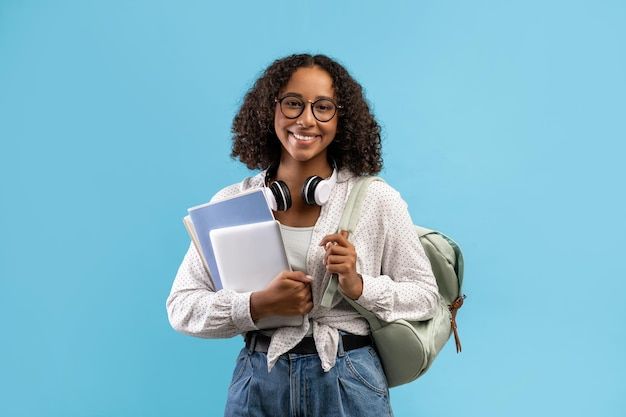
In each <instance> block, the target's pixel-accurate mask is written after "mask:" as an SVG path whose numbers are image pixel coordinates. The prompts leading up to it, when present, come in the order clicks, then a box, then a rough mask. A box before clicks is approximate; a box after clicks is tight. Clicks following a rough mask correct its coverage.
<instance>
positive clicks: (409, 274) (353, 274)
mask: <svg viewBox="0 0 626 417" xmlns="http://www.w3.org/2000/svg"><path fill="white" fill-rule="evenodd" d="M232 131H233V148H232V156H233V157H237V158H239V159H240V160H241V161H242V162H243V163H244V164H246V166H247V167H248V168H250V169H260V170H262V172H260V173H259V174H258V175H256V176H252V177H249V178H246V179H244V180H243V181H242V182H241V183H238V184H235V185H232V186H230V187H227V188H225V189H223V190H221V191H220V192H219V193H218V194H217V195H216V196H215V197H214V198H224V197H228V196H232V195H235V194H237V193H239V192H241V191H244V190H247V189H250V188H257V187H268V188H269V189H271V190H272V193H273V195H274V196H275V199H276V207H275V208H276V210H275V211H274V215H275V217H276V219H277V220H278V221H279V222H280V223H281V229H282V232H283V237H284V241H285V246H286V250H287V255H288V258H289V263H290V264H291V266H292V269H293V272H291V271H285V272H283V273H281V274H279V275H278V276H277V277H275V278H274V279H273V280H272V281H271V283H270V284H269V285H268V286H267V287H266V288H265V289H264V290H262V291H257V292H252V293H236V292H233V291H229V290H220V291H217V292H215V291H213V289H211V288H210V286H209V284H208V282H209V280H208V277H207V273H206V271H205V270H204V268H203V266H202V262H201V259H200V258H199V256H198V253H197V252H196V250H195V248H194V246H193V245H191V246H190V247H189V250H188V252H187V255H186V256H185V258H184V260H183V262H182V264H181V266H180V268H179V270H178V273H177V275H176V278H175V280H174V284H173V287H172V291H171V294H170V296H169V298H168V300H167V310H168V315H169V320H170V323H171V324H172V326H173V327H174V328H175V329H176V330H178V331H180V332H183V333H186V334H190V335H193V336H198V337H208V338H219V337H232V336H234V335H237V334H245V341H246V344H245V346H244V347H243V349H242V350H241V352H240V354H239V357H238V359H237V364H236V367H235V371H234V373H233V378H232V382H231V385H230V387H229V390H228V400H227V404H226V411H225V415H227V416H287V415H290V416H299V415H303V416H304V415H306V416H359V417H364V416H376V417H382V416H389V415H391V407H390V403H389V393H388V388H387V383H386V380H385V375H384V373H383V370H382V368H381V364H380V361H379V359H378V356H377V354H376V350H375V349H374V346H373V345H372V343H371V339H370V338H369V336H368V334H369V327H368V324H367V322H366V321H365V320H364V319H362V318H361V317H360V316H359V315H358V314H357V313H356V311H355V310H354V309H353V308H352V307H351V306H350V305H349V304H348V303H347V302H346V301H345V300H343V298H342V297H341V296H337V297H335V299H334V300H333V303H332V308H330V309H329V308H324V307H322V306H321V305H320V300H321V297H322V294H323V291H324V289H325V287H326V284H327V282H328V280H329V277H330V275H331V274H333V273H336V274H338V279H339V287H340V290H341V291H342V292H343V294H345V295H346V296H348V297H350V298H352V299H354V300H356V301H357V302H358V303H359V304H361V305H362V306H364V307H365V308H366V309H368V310H370V311H373V312H374V313H375V314H376V315H377V316H379V317H380V318H381V319H383V320H387V321H391V320H396V319H408V320H426V319H429V318H430V317H432V314H433V311H434V309H435V306H436V304H437V300H438V293H437V284H436V282H435V279H434V277H433V274H432V271H431V268H430V264H429V262H428V259H427V257H426V255H425V253H424V250H423V248H422V246H421V244H420V241H419V239H418V236H417V233H416V232H415V229H414V227H413V222H412V220H411V218H410V216H409V213H408V210H407V207H406V204H405V202H404V201H403V200H402V198H401V197H400V195H399V194H398V192H396V191H395V190H394V189H393V188H391V187H390V186H388V185H387V184H385V183H383V182H374V183H372V184H371V185H370V186H369V189H368V191H367V196H366V198H365V202H364V205H363V210H362V212H361V218H360V220H359V223H358V226H357V228H356V230H355V231H354V233H353V234H352V235H351V236H349V240H348V236H347V234H346V233H345V232H343V231H339V232H337V227H338V223H339V219H340V217H341V214H342V212H343V208H344V205H345V202H346V199H347V196H348V194H349V192H350V190H351V188H352V186H353V185H354V183H355V181H356V179H357V178H358V177H359V176H361V175H372V174H376V173H378V172H379V171H380V169H381V167H382V158H381V145H380V128H379V126H378V123H377V122H376V120H375V119H374V117H373V115H372V114H371V112H370V110H369V107H368V104H367V102H366V101H365V98H364V96H363V92H362V89H361V86H360V85H359V84H358V83H357V82H356V81H355V80H354V79H353V78H352V77H351V76H350V75H349V74H348V72H347V71H346V69H345V68H344V67H342V66H341V65H340V64H338V63H337V62H335V61H334V60H332V59H330V58H328V57H326V56H324V55H315V56H311V55H292V56H288V57H286V58H283V59H279V60H277V61H275V62H274V63H272V64H271V65H270V66H269V67H268V68H267V69H266V70H265V72H264V73H263V74H262V75H261V77H260V78H259V79H258V80H257V81H256V83H255V84H254V86H253V87H252V88H251V89H250V91H248V93H247V94H246V97H245V100H244V103H243V105H242V106H241V109H240V110H239V113H238V114H237V115H236V117H235V119H234V122H233V127H232ZM311 177H314V178H313V179H311ZM316 185H317V187H316ZM316 191H317V192H316ZM287 194H288V195H289V196H290V198H284V196H285V195H287ZM273 315H282V316H288V315H304V317H305V320H304V322H303V324H302V325H301V326H299V327H281V328H278V329H273V330H270V331H267V330H259V329H258V328H257V326H256V324H255V323H256V322H258V320H260V319H262V318H264V317H267V316H273Z"/></svg>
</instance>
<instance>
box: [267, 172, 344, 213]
mask: <svg viewBox="0 0 626 417" xmlns="http://www.w3.org/2000/svg"><path fill="white" fill-rule="evenodd" d="M273 171H274V170H273V169H272V168H271V167H270V169H268V170H267V172H266V173H265V184H266V186H265V187H263V192H264V193H265V198H266V200H267V202H268V203H269V205H270V208H271V209H272V210H273V211H286V210H289V208H290V207H291V193H290V192H289V187H287V184H285V182H284V181H281V180H275V181H271V183H270V184H269V185H267V183H268V181H270V180H271V175H270V173H273ZM336 183H337V168H336V167H335V166H334V164H333V173H332V174H331V176H330V177H328V178H326V179H323V178H322V177H319V176H317V175H313V176H311V177H309V178H307V179H306V181H304V184H303V185H302V190H301V192H300V193H301V194H300V195H301V196H302V199H303V200H304V202H305V203H306V204H308V205H311V206H313V205H318V206H323V205H324V204H326V203H327V202H328V199H329V198H330V193H331V191H332V190H333V187H334V186H335V184H336Z"/></svg>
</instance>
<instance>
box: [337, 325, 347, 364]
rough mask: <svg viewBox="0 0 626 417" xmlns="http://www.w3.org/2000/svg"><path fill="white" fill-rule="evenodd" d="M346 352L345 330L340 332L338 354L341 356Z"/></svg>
mask: <svg viewBox="0 0 626 417" xmlns="http://www.w3.org/2000/svg"><path fill="white" fill-rule="evenodd" d="M345 354H346V352H345V350H343V332H341V331H340V332H339V343H338V344H337V356H339V357H340V358H341V357H342V356H344V355H345Z"/></svg>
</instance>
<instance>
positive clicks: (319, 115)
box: [313, 99, 337, 122]
mask: <svg viewBox="0 0 626 417" xmlns="http://www.w3.org/2000/svg"><path fill="white" fill-rule="evenodd" d="M335 111H337V109H336V106H335V103H333V102H332V101H330V100H326V99H321V100H317V101H316V102H315V103H313V115H314V116H315V118H316V119H317V120H319V121H320V122H327V121H329V120H330V119H332V118H333V116H334V115H335Z"/></svg>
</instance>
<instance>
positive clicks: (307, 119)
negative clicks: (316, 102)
mask: <svg viewBox="0 0 626 417" xmlns="http://www.w3.org/2000/svg"><path fill="white" fill-rule="evenodd" d="M312 106H313V105H312V104H311V103H306V104H305V106H304V111H303V112H302V114H300V116H298V118H297V119H296V123H297V124H299V125H300V126H302V127H309V126H313V125H314V124H315V116H313V107H312Z"/></svg>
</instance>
